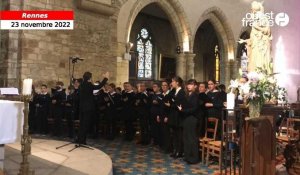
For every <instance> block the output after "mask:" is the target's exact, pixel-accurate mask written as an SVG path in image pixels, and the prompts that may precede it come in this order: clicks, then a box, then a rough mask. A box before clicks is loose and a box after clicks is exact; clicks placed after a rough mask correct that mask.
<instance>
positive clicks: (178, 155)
mask: <svg viewBox="0 0 300 175" xmlns="http://www.w3.org/2000/svg"><path fill="white" fill-rule="evenodd" d="M182 157H183V154H182V153H177V154H176V155H175V158H182Z"/></svg>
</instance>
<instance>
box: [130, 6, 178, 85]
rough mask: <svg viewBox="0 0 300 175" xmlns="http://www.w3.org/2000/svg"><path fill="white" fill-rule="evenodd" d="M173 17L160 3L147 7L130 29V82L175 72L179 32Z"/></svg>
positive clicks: (149, 79) (166, 77)
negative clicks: (172, 21) (173, 22)
mask: <svg viewBox="0 0 300 175" xmlns="http://www.w3.org/2000/svg"><path fill="white" fill-rule="evenodd" d="M173 26H174V25H172V24H171V21H170V20H169V17H168V16H167V14H166V13H165V12H164V10H163V9H162V8H160V6H159V5H158V4H157V3H151V4H149V5H147V6H145V7H144V8H143V9H142V10H141V11H140V12H139V13H138V15H137V16H136V18H135V20H134V22H133V24H132V27H131V31H130V38H129V41H130V43H132V44H133V47H132V48H131V50H130V54H131V61H130V63H129V81H130V82H131V83H133V84H136V83H138V82H141V81H143V82H145V83H146V84H151V83H152V82H153V81H156V80H162V79H168V78H170V77H172V76H173V75H175V69H176V60H175V59H176V46H177V45H178V41H177V38H176V36H175V32H174V30H173Z"/></svg>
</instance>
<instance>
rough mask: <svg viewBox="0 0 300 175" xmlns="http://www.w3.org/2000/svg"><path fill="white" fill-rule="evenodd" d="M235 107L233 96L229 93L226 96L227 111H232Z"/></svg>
mask: <svg viewBox="0 0 300 175" xmlns="http://www.w3.org/2000/svg"><path fill="white" fill-rule="evenodd" d="M234 106H235V94H234V93H232V92H229V93H228V94H227V109H234Z"/></svg>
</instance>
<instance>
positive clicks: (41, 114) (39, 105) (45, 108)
mask: <svg viewBox="0 0 300 175" xmlns="http://www.w3.org/2000/svg"><path fill="white" fill-rule="evenodd" d="M35 101H36V105H35V106H36V109H37V110H36V126H37V132H38V133H40V134H47V128H48V127H47V118H48V116H49V109H50V102H51V98H50V95H49V93H48V89H47V85H45V84H42V86H41V93H40V94H38V95H37V96H36V99H35Z"/></svg>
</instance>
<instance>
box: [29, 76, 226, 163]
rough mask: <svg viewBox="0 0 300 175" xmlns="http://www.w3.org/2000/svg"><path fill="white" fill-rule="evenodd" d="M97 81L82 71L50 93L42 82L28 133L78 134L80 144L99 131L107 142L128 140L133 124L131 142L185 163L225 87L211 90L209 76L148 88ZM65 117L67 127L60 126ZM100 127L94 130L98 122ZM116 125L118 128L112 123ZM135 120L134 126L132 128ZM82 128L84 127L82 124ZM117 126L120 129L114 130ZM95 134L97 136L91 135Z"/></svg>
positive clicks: (191, 159)
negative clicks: (77, 126)
mask: <svg viewBox="0 0 300 175" xmlns="http://www.w3.org/2000/svg"><path fill="white" fill-rule="evenodd" d="M107 81H108V79H107V78H104V79H103V81H102V82H98V83H97V84H92V82H91V74H90V73H89V72H88V73H85V75H84V76H83V81H82V80H80V79H75V80H74V82H73V86H70V87H68V89H67V90H64V88H63V83H62V82H57V84H56V88H55V89H54V90H53V91H52V96H51V97H50V95H49V93H48V90H47V85H44V84H43V85H41V91H40V93H39V94H36V95H35V96H34V98H33V101H32V102H31V103H32V104H34V105H31V107H30V108H31V109H30V110H34V112H31V113H32V114H31V116H30V117H31V121H35V122H31V126H30V128H31V131H32V132H37V133H39V134H47V133H48V132H51V133H53V134H54V135H56V136H61V135H63V133H62V132H63V131H65V135H67V136H69V137H75V136H76V137H79V138H78V139H77V140H78V141H79V142H80V143H82V144H86V135H87V132H88V131H89V130H90V131H91V132H90V133H91V134H92V135H94V136H95V134H97V133H98V132H99V131H100V130H101V131H103V132H102V135H104V138H106V139H108V140H113V139H114V138H115V137H116V136H117V135H119V134H120V133H122V135H123V137H124V140H126V141H132V140H133V139H134V138H135V135H136V131H137V129H138V128H139V132H140V137H139V140H138V141H137V144H142V145H148V144H152V145H153V146H154V145H155V146H158V147H160V148H161V149H162V150H163V151H164V152H165V153H170V156H171V157H173V158H174V159H176V158H181V157H184V160H185V161H186V162H187V163H190V164H194V163H197V162H199V159H200V158H199V153H198V151H199V148H198V146H199V144H198V138H199V137H202V136H204V132H205V127H206V126H205V123H206V118H208V117H215V118H218V119H220V117H221V110H222V108H223V107H224V102H226V93H225V91H224V89H225V86H224V85H219V86H220V87H221V90H218V89H217V84H216V82H215V81H214V80H209V81H208V83H207V82H200V83H197V82H196V80H194V79H191V80H188V81H187V83H186V86H185V85H184V82H183V80H182V79H181V78H180V77H178V76H175V77H173V78H172V81H171V82H168V81H162V82H155V83H153V84H152V88H151V90H149V89H147V88H146V85H145V84H144V83H138V84H137V86H136V88H137V92H134V90H133V86H132V85H131V84H130V83H129V82H125V83H124V84H123V90H121V88H120V87H116V85H115V84H113V83H110V84H108V83H107ZM49 118H53V119H54V123H55V125H54V130H53V131H49V130H48V129H47V128H48V127H47V121H48V119H49ZM62 119H66V120H65V121H67V125H64V126H66V127H67V128H62V126H63V125H62ZM79 119H80V125H82V126H81V128H83V129H80V130H81V131H80V132H79V133H78V131H77V132H75V131H74V121H75V120H79ZM101 123H102V125H104V127H103V128H99V124H101ZM117 123H121V124H122V125H123V127H117V126H116V125H117ZM135 124H138V125H139V127H136V125H135ZM83 126H84V127H83ZM120 128H123V129H122V130H119V129H120ZM96 136H97V135H96Z"/></svg>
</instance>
